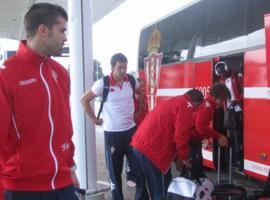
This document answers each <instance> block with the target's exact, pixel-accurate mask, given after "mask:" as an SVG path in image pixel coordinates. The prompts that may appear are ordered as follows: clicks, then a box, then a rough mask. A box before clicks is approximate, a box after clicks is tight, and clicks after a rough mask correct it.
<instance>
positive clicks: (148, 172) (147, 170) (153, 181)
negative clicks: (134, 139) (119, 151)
mask: <svg viewBox="0 0 270 200" xmlns="http://www.w3.org/2000/svg"><path fill="white" fill-rule="evenodd" d="M133 151H134V154H135V157H136V159H137V164H138V171H137V174H136V176H137V190H138V191H139V192H140V194H141V196H140V198H139V199H140V200H148V199H149V196H148V192H147V188H148V190H149V193H150V196H151V200H162V199H164V198H165V196H166V192H167V188H168V186H169V183H170V181H171V178H172V177H171V171H170V170H169V171H168V172H167V174H165V175H163V174H162V172H161V171H160V170H159V169H158V168H157V167H155V165H153V163H152V162H151V161H150V160H149V159H148V158H147V157H145V156H144V155H143V154H142V153H141V152H139V151H138V150H136V149H135V148H133Z"/></svg>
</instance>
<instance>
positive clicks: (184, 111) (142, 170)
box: [131, 89, 203, 200]
mask: <svg viewBox="0 0 270 200" xmlns="http://www.w3.org/2000/svg"><path fill="white" fill-rule="evenodd" d="M202 101H203V95H202V93H201V92H200V91H199V90H196V89H192V90H190V91H188V92H187V93H186V94H184V95H182V96H177V97H173V98H171V99H169V100H166V101H164V102H163V103H161V104H159V105H158V106H157V107H156V108H154V109H153V110H152V111H151V112H150V113H149V114H148V115H147V116H146V118H145V119H144V120H143V122H142V123H141V124H140V126H139V127H138V130H137V131H136V132H135V134H134V136H133V137H132V142H131V146H132V147H133V150H134V154H135V157H136V159H137V165H138V166H137V168H138V173H137V178H138V181H137V190H140V191H141V192H142V193H143V196H142V199H143V200H147V199H149V197H148V192H147V189H146V184H147V187H148V189H149V192H150V196H151V199H152V200H161V199H163V198H164V197H165V194H166V190H167V186H168V182H166V180H167V179H168V177H169V176H170V173H168V171H169V169H170V166H171V163H172V162H173V161H174V160H175V158H177V164H178V165H186V166H188V165H189V162H188V153H189V146H188V141H189V136H190V134H191V132H190V131H191V128H192V127H193V118H192V113H193V112H194V109H195V108H196V107H197V106H198V105H199V104H201V103H202Z"/></svg>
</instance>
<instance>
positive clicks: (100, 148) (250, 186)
mask: <svg viewBox="0 0 270 200" xmlns="http://www.w3.org/2000/svg"><path fill="white" fill-rule="evenodd" d="M96 144H97V169H98V172H97V173H98V180H100V181H105V182H108V173H107V170H106V166H105V159H104V136H103V131H102V129H101V128H97V129H96ZM206 173H207V176H208V177H209V178H210V179H211V180H213V181H214V182H215V181H216V172H214V171H213V170H207V171H206ZM176 174H177V173H176V171H175V170H173V175H174V176H176ZM226 178H227V174H225V173H223V174H222V176H221V179H226ZM122 179H123V193H124V198H125V200H133V199H134V193H135V188H130V187H129V186H127V185H126V181H125V174H124V173H123V174H122ZM233 180H234V183H235V184H237V185H241V186H244V187H245V188H246V189H247V190H248V193H251V192H252V191H254V190H256V189H260V188H261V187H262V183H261V182H258V181H255V180H252V179H251V178H248V177H245V176H243V175H239V174H235V173H234V174H233ZM105 199H106V200H109V199H111V196H110V192H108V193H106V194H105Z"/></svg>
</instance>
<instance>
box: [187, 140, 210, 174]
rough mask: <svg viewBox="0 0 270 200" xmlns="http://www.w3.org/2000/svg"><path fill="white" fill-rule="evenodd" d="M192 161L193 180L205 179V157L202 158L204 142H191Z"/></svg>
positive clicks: (190, 153) (190, 154)
mask: <svg viewBox="0 0 270 200" xmlns="http://www.w3.org/2000/svg"><path fill="white" fill-rule="evenodd" d="M189 147H190V152H189V156H190V161H191V179H197V178H204V177H206V176H205V173H204V168H203V156H202V142H201V141H195V140H190V141H189Z"/></svg>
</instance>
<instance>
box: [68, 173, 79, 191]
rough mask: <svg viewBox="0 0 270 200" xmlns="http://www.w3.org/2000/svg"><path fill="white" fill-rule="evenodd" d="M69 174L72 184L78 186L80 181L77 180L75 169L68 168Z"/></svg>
mask: <svg viewBox="0 0 270 200" xmlns="http://www.w3.org/2000/svg"><path fill="white" fill-rule="evenodd" d="M70 176H71V180H72V181H73V185H74V186H75V187H76V188H80V183H79V180H78V178H77V175H76V171H75V170H70Z"/></svg>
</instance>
